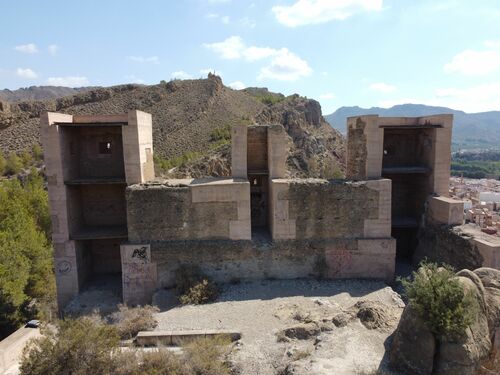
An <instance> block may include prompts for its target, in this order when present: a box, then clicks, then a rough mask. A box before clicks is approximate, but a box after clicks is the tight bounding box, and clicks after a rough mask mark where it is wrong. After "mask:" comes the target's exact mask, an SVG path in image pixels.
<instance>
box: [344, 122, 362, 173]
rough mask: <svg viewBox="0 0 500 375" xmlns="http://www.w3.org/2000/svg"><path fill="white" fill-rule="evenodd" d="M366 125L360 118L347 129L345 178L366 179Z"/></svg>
mask: <svg viewBox="0 0 500 375" xmlns="http://www.w3.org/2000/svg"><path fill="white" fill-rule="evenodd" d="M365 127H366V123H365V122H363V120H362V119H361V118H358V119H357V120H356V123H355V124H353V125H352V126H348V129H347V155H349V157H348V158H347V170H346V176H347V178H351V179H354V180H362V179H365V178H366V158H367V151H366V135H365Z"/></svg>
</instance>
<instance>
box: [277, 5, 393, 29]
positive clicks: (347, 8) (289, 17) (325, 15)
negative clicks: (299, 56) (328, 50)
mask: <svg viewBox="0 0 500 375" xmlns="http://www.w3.org/2000/svg"><path fill="white" fill-rule="evenodd" d="M382 6H383V0H337V1H333V0H298V1H296V2H295V3H294V4H293V5H290V6H286V5H278V6H274V7H272V11H273V13H274V15H275V17H276V19H277V20H278V22H279V23H281V24H283V25H285V26H289V27H296V26H303V25H310V24H318V23H325V22H329V21H332V20H344V19H346V18H349V17H351V16H352V15H354V14H355V13H359V12H363V11H380V10H382Z"/></svg>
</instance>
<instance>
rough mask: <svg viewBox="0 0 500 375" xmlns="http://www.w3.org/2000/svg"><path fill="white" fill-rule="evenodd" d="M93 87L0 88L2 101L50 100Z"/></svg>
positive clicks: (0, 99)
mask: <svg viewBox="0 0 500 375" xmlns="http://www.w3.org/2000/svg"><path fill="white" fill-rule="evenodd" d="M91 89H93V87H77V88H72V87H63V86H30V87H22V88H20V89H17V90H9V89H3V90H0V101H5V102H10V103H14V102H24V101H28V100H49V99H57V98H60V97H62V96H68V95H74V94H78V93H80V92H85V91H88V90H91Z"/></svg>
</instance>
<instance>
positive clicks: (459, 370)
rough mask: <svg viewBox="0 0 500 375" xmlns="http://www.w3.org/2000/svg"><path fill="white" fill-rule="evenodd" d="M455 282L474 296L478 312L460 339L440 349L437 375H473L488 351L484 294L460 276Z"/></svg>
mask: <svg viewBox="0 0 500 375" xmlns="http://www.w3.org/2000/svg"><path fill="white" fill-rule="evenodd" d="M469 272H470V271H469ZM471 274H472V275H474V274H473V273H472V272H471ZM458 280H459V281H460V283H462V285H463V286H464V289H465V290H467V291H468V292H470V293H473V295H474V297H475V298H476V300H477V301H478V303H479V312H478V314H477V318H476V320H475V321H474V322H473V323H472V324H471V325H470V327H469V328H467V330H466V332H465V334H464V335H463V336H462V337H460V338H459V339H455V340H453V341H451V340H450V341H444V342H441V344H440V345H439V351H438V353H437V357H436V361H435V363H434V370H435V372H436V373H437V374H440V375H473V374H475V373H476V371H477V369H478V368H479V366H480V363H481V361H483V360H484V359H486V358H487V357H488V354H489V353H490V350H491V341H490V337H489V331H488V320H487V315H486V311H485V301H484V294H483V291H482V290H480V289H479V288H478V287H477V286H476V284H475V282H474V281H472V280H471V279H470V278H468V277H463V276H459V277H458Z"/></svg>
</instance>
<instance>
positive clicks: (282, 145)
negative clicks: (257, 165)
mask: <svg viewBox="0 0 500 375" xmlns="http://www.w3.org/2000/svg"><path fill="white" fill-rule="evenodd" d="M287 156H288V144H287V139H286V132H285V128H283V126H282V125H270V126H269V127H268V129H267V158H268V159H267V162H268V169H269V178H270V179H272V178H284V177H285V172H286V158H287Z"/></svg>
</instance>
